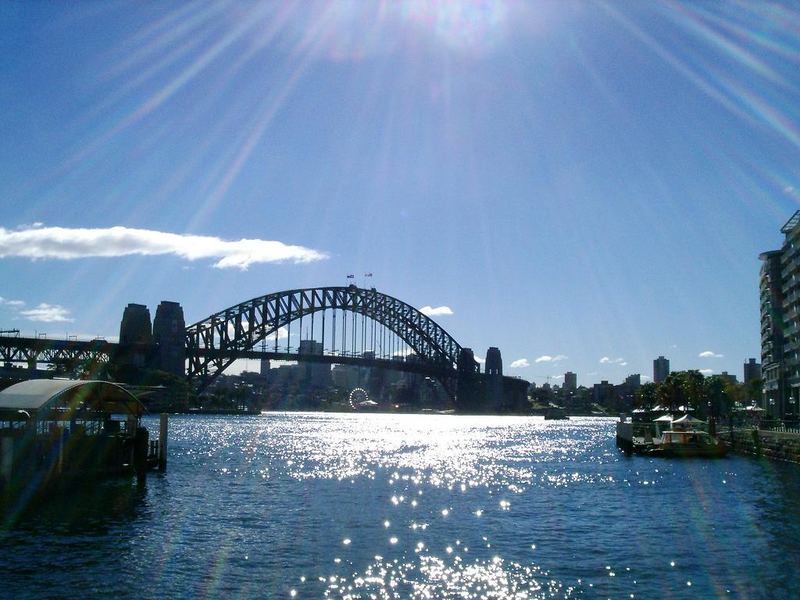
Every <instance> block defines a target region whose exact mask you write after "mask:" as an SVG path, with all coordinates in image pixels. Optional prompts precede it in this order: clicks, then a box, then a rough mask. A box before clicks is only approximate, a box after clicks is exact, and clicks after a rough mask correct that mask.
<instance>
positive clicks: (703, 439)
mask: <svg viewBox="0 0 800 600" xmlns="http://www.w3.org/2000/svg"><path fill="white" fill-rule="evenodd" d="M727 453H728V447H727V446H726V445H725V444H723V443H721V442H720V441H719V440H717V439H716V438H714V437H713V436H712V435H711V434H709V433H708V432H707V431H702V430H699V429H688V430H677V431H676V430H669V431H665V432H663V433H662V434H661V438H660V440H659V442H658V443H657V444H653V446H652V447H650V448H648V449H647V450H646V454H648V455H651V456H674V457H695V456H697V457H705V458H721V457H723V456H725V455H726V454H727Z"/></svg>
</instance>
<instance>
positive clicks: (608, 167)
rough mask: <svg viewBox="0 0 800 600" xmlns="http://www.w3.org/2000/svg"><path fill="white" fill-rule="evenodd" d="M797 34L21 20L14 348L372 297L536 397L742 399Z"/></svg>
mask: <svg viewBox="0 0 800 600" xmlns="http://www.w3.org/2000/svg"><path fill="white" fill-rule="evenodd" d="M799 23H800V14H799V13H798V11H797V10H796V9H794V8H792V7H791V6H790V5H789V4H786V5H769V6H766V5H762V4H743V3H742V4H738V3H731V4H726V5H724V6H703V7H698V6H695V5H687V4H681V3H653V4H648V5H641V6H640V5H626V6H625V7H619V6H617V5H614V4H610V3H609V4H603V3H601V4H596V5H588V4H581V3H532V4H525V5H523V4H517V3H504V2H495V3H486V2H461V3H446V4H445V3H442V4H439V3H418V2H405V3H403V2H400V3H391V4H384V3H375V4H372V5H366V4H365V5H356V4H352V3H339V4H336V5H329V4H324V3H317V4H313V5H312V6H311V8H306V10H300V8H299V5H292V4H278V3H275V4H272V3H263V4H256V5H250V6H241V5H239V4H227V3H209V4H199V5H192V6H184V5H165V6H159V5H140V4H137V3H125V2H123V3H118V4H114V5H113V6H96V5H94V4H72V5H59V4H37V5H30V4H26V3H6V4H4V6H3V7H2V9H0V28H2V36H0V47H1V48H2V50H3V53H4V56H6V57H7V60H6V61H4V65H3V66H2V67H0V98H2V101H3V105H4V106H5V107H6V110H5V111H4V113H3V114H2V115H0V128H2V131H3V132H4V139H6V140H10V141H11V142H13V143H9V144H5V145H4V146H3V148H2V149H0V194H2V198H3V202H2V204H1V205H0V276H1V277H2V280H3V282H4V285H3V286H2V288H0V329H9V328H18V329H20V330H21V331H22V332H23V333H29V334H34V333H41V332H46V333H47V334H48V335H50V336H52V337H58V336H67V335H77V336H82V337H94V336H101V337H106V338H108V339H113V338H114V337H115V336H116V335H117V334H118V332H119V324H120V320H121V317H122V311H123V309H124V308H125V306H126V305H127V304H128V303H131V302H135V303H142V304H146V305H147V306H148V307H149V308H150V310H151V311H155V307H156V306H157V305H158V304H159V302H160V301H161V300H172V301H176V302H179V303H180V304H181V305H182V306H183V308H184V310H185V313H186V322H187V324H190V323H193V322H196V321H199V320H201V319H203V318H205V317H206V316H208V315H209V314H211V313H213V312H216V311H219V310H222V309H224V308H226V307H228V306H231V305H234V304H237V303H238V302H241V301H244V300H247V299H249V298H253V297H257V296H260V295H263V294H267V293H270V292H276V291H280V290H285V289H295V288H303V287H315V286H320V285H346V284H347V283H351V282H353V281H355V283H357V284H359V285H365V286H367V287H370V286H373V285H374V286H375V287H376V288H378V289H379V290H380V291H382V292H384V293H386V294H389V295H391V296H394V297H396V298H399V299H401V300H404V301H406V302H408V303H410V304H413V305H414V306H416V307H417V308H419V309H424V312H426V314H429V315H430V316H432V318H433V319H435V320H436V321H437V322H438V323H439V324H440V325H441V326H442V327H444V328H445V329H446V330H447V331H448V332H450V333H451V334H452V335H453V337H455V339H456V340H457V341H458V342H459V343H460V344H462V345H464V346H468V347H471V348H473V350H474V351H475V353H476V355H477V356H478V357H481V358H483V357H484V356H485V353H486V351H487V349H488V348H489V347H490V346H496V347H499V349H500V351H501V352H502V357H503V365H504V371H505V373H506V374H508V375H519V376H520V377H523V378H525V379H527V380H529V381H533V382H535V383H537V385H540V384H542V383H544V382H545V380H546V379H547V378H549V379H550V381H551V383H554V382H559V383H560V381H562V380H561V379H560V378H562V377H563V374H564V373H565V372H566V371H571V372H574V373H577V377H578V384H579V385H591V384H592V383H594V382H598V381H600V380H603V379H605V380H609V381H611V382H614V383H617V382H621V381H623V380H624V379H625V377H626V376H628V375H630V374H632V373H640V374H642V376H643V378H644V377H647V378H648V379H649V378H650V377H652V361H653V360H654V359H655V358H656V357H658V356H660V355H663V356H665V357H666V358H668V359H669V360H670V367H671V370H673V371H678V370H685V369H692V368H695V369H699V370H701V371H703V372H704V373H720V372H722V371H727V372H729V373H732V374H735V375H736V376H737V377H738V378H739V379H740V380H741V377H742V366H743V363H745V362H746V361H747V359H748V358H751V357H755V358H757V359H758V357H759V356H760V335H759V300H758V273H759V267H760V262H759V259H758V255H759V254H760V253H761V252H764V251H767V250H772V249H775V248H778V247H780V244H781V241H782V240H781V236H780V233H779V229H780V227H781V226H782V225H783V224H784V223H785V222H786V220H787V219H788V218H789V217H790V216H791V215H792V214H793V212H794V211H795V210H796V209H797V208H798V206H799V205H800V172H798V168H797V166H796V165H798V164H800V160H798V159H800V128H799V127H798V122H800V120H799V119H798V117H800V115H798V111H799V110H800V109H798V107H800V75H799V74H798V73H797V69H796V65H797V63H798V61H800V40H798V39H797V37H796V35H794V31H795V29H796V26H797V25H798V24H799ZM368 273H370V274H371V276H370V277H367V276H366V274H368ZM347 275H354V278H353V279H347ZM293 345H294V346H296V345H297V343H294V344H293ZM250 362H251V363H252V364H250V369H251V370H255V369H257V364H255V363H254V361H250Z"/></svg>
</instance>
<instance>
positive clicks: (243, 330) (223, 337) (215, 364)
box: [186, 285, 461, 387]
mask: <svg viewBox="0 0 800 600" xmlns="http://www.w3.org/2000/svg"><path fill="white" fill-rule="evenodd" d="M325 310H343V311H348V312H354V313H357V314H360V315H364V316H366V317H369V318H371V319H373V320H374V321H376V322H377V323H379V324H381V325H383V326H384V327H386V328H387V329H389V330H391V331H393V332H394V333H395V335H397V336H398V337H400V338H401V339H402V340H403V341H404V342H405V343H406V344H407V345H408V346H409V347H410V348H411V349H412V350H413V351H414V353H416V355H417V356H418V357H420V358H421V359H422V360H423V361H425V363H426V364H427V365H428V366H430V367H431V370H432V372H433V371H437V372H439V373H440V374H441V375H442V376H444V375H446V374H453V375H454V374H455V372H456V368H457V365H458V358H459V354H460V352H461V346H460V345H459V344H458V343H457V342H456V341H455V340H454V339H453V337H452V336H451V335H450V334H449V333H447V331H445V330H444V329H443V328H442V327H440V326H439V325H438V324H437V323H436V322H435V321H434V320H433V319H431V318H429V317H428V316H426V315H424V314H422V313H421V312H420V311H419V310H417V309H416V308H414V307H413V306H411V305H410V304H407V303H405V302H403V301H402V300H398V299H397V298H393V297H392V296H388V295H386V294H383V293H381V292H378V291H377V290H375V289H374V288H371V289H364V288H359V287H356V286H355V285H350V286H346V287H344V286H340V287H321V288H307V289H299V290H287V291H283V292H276V293H273V294H268V295H266V296H260V297H258V298H253V299H252V300H247V301H246V302H242V303H240V304H237V305H235V306H231V307H230V308H226V309H225V310H222V311H220V312H217V313H215V314H213V315H211V316H210V317H208V318H206V319H203V320H202V321H199V322H197V323H194V324H193V325H190V326H188V327H187V328H186V355H187V358H188V369H187V376H188V378H189V379H190V380H195V381H198V382H199V383H200V386H201V387H205V386H206V385H207V384H208V383H210V382H211V381H213V379H214V378H216V377H217V375H219V374H220V373H222V371H224V370H225V369H226V368H227V367H228V366H230V364H231V363H232V362H233V361H234V360H236V358H237V357H238V356H237V353H244V352H246V351H248V350H250V349H251V348H253V347H254V346H255V345H256V344H258V343H259V342H261V341H262V340H264V339H266V338H267V337H269V336H271V335H273V334H275V335H277V332H278V330H279V329H280V328H281V327H284V326H286V325H288V324H289V323H291V322H292V321H295V320H298V319H301V318H303V317H306V316H310V315H312V314H313V313H316V312H320V311H325Z"/></svg>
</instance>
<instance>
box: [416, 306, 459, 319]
mask: <svg viewBox="0 0 800 600" xmlns="http://www.w3.org/2000/svg"><path fill="white" fill-rule="evenodd" d="M419 312H421V313H422V314H423V315H427V316H429V317H441V316H443V315H452V314H453V310H452V309H451V308H450V307H449V306H436V307H433V306H423V307H422V308H420V309H419Z"/></svg>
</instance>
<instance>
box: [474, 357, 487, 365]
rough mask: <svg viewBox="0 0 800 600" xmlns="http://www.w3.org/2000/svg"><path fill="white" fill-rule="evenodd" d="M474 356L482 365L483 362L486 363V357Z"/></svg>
mask: <svg viewBox="0 0 800 600" xmlns="http://www.w3.org/2000/svg"><path fill="white" fill-rule="evenodd" d="M473 358H474V359H475V360H477V361H478V364H480V365H482V364H484V363H486V359H485V358H481V357H480V356H473Z"/></svg>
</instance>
